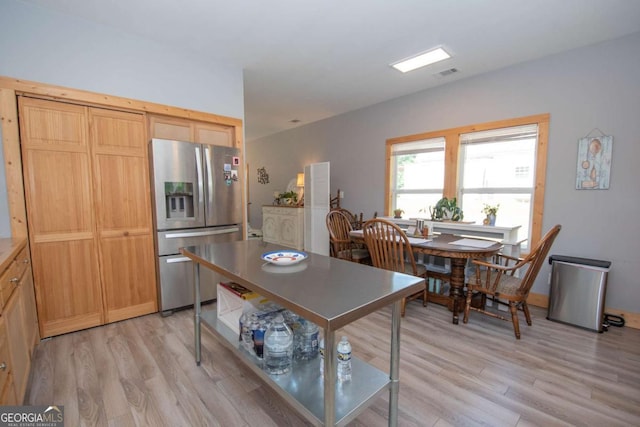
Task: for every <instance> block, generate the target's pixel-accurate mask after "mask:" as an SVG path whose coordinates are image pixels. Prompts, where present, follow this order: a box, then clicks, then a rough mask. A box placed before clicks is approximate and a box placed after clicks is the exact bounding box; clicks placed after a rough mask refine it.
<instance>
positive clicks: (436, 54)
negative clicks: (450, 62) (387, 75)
mask: <svg viewBox="0 0 640 427" xmlns="http://www.w3.org/2000/svg"><path fill="white" fill-rule="evenodd" d="M448 58H451V55H449V54H448V53H447V52H446V51H445V50H444V49H443V48H441V47H439V48H437V49H433V50H430V51H428V52H424V53H421V54H419V55H416V56H412V57H411V58H407V59H404V60H402V61H399V62H396V63H395V64H391V66H392V67H393V68H395V69H396V70H399V71H402V72H403V73H406V72H408V71H412V70H415V69H417V68H420V67H424V66H427V65H431V64H435V63H436V62H440V61H443V60H445V59H448Z"/></svg>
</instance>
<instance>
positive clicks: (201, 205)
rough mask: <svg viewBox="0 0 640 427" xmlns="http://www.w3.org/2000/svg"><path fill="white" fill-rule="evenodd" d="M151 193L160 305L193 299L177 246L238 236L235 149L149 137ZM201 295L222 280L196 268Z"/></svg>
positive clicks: (207, 296) (168, 307) (165, 310)
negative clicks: (151, 175) (198, 271)
mask: <svg viewBox="0 0 640 427" xmlns="http://www.w3.org/2000/svg"><path fill="white" fill-rule="evenodd" d="M150 152H151V162H152V164H151V170H152V173H153V183H154V184H153V186H154V187H153V190H154V191H153V193H154V194H153V199H154V204H155V217H154V221H155V226H156V232H157V236H156V244H157V253H158V257H157V269H158V274H159V283H158V288H159V289H158V295H159V298H160V304H159V305H160V310H161V312H162V314H163V315H168V314H171V313H172V312H173V310H175V309H177V308H181V307H185V306H189V305H192V304H193V265H192V263H191V261H190V260H189V259H188V258H186V257H184V256H182V255H181V254H180V252H179V251H180V248H181V247H185V246H192V245H202V244H207V243H217V242H229V241H234V240H242V238H243V237H242V236H243V232H242V185H241V177H240V153H239V150H238V149H236V148H232V147H222V146H217V145H206V144H194V143H190V142H183V141H173V140H166V139H152V140H151V143H150ZM200 274H201V276H200V279H201V284H202V286H201V289H202V300H203V301H206V300H212V299H215V298H216V284H217V283H218V282H219V281H221V280H225V279H224V278H223V277H222V276H220V275H218V274H217V273H215V272H213V271H212V270H210V269H207V268H204V269H201V270H200Z"/></svg>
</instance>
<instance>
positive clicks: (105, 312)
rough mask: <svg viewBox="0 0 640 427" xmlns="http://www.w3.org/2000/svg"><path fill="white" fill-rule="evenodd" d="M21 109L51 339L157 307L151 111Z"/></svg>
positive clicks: (30, 104) (53, 105)
mask: <svg viewBox="0 0 640 427" xmlns="http://www.w3.org/2000/svg"><path fill="white" fill-rule="evenodd" d="M18 106H19V119H20V131H21V146H22V159H23V174H24V183H25V196H26V206H27V219H28V223H29V241H30V244H31V248H32V258H33V274H34V281H35V289H36V298H37V301H38V318H39V323H40V333H41V335H42V337H48V336H52V335H58V334H62V333H66V332H71V331H75V330H79V329H84V328H88V327H92V326H97V325H101V324H104V323H107V322H113V321H116V320H122V319H125V318H129V317H134V316H138V315H142V314H147V313H152V312H155V311H157V296H156V279H155V264H154V250H153V229H152V219H151V199H150V197H151V196H150V185H149V166H148V157H147V150H146V145H147V142H146V141H147V138H146V131H145V128H146V126H145V118H144V115H142V114H137V113H129V112H120V111H113V110H107V109H101V108H94V107H88V106H83V105H75V104H68V103H63V102H58V101H50V100H43V99H34V98H28V97H19V100H18ZM16 381H17V379H16Z"/></svg>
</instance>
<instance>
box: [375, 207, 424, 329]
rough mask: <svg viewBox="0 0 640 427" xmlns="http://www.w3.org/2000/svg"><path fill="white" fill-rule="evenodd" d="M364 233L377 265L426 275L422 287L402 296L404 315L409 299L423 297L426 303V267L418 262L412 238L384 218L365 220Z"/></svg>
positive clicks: (406, 272) (416, 274) (392, 269)
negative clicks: (412, 246)
mask: <svg viewBox="0 0 640 427" xmlns="http://www.w3.org/2000/svg"><path fill="white" fill-rule="evenodd" d="M362 233H363V236H364V243H365V244H366V245H367V249H368V250H369V254H370V255H371V262H372V264H373V266H374V267H378V268H384V269H385V270H391V271H397V272H400V273H405V274H411V275H413V276H418V277H423V278H425V285H424V289H423V290H421V291H420V292H417V293H415V294H413V295H411V296H409V297H406V298H403V299H402V310H401V315H402V316H404V314H405V310H406V305H407V301H410V300H413V299H416V298H422V305H423V306H426V305H427V283H426V274H427V269H426V267H425V266H424V265H422V264H416V261H415V258H414V256H413V250H412V249H411V244H410V243H409V239H408V238H407V236H406V234H405V233H404V232H403V231H402V230H401V229H400V227H398V226H397V225H395V224H394V223H392V222H390V221H387V220H385V219H381V218H375V219H370V220H369V221H367V222H365V223H364V226H363V227H362Z"/></svg>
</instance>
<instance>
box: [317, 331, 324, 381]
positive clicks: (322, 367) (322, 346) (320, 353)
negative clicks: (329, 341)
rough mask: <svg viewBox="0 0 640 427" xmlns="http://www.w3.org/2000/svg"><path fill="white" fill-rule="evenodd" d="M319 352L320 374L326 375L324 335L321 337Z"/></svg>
mask: <svg viewBox="0 0 640 427" xmlns="http://www.w3.org/2000/svg"><path fill="white" fill-rule="evenodd" d="M318 354H319V355H320V375H321V376H322V375H324V337H322V338H320V344H319V345H318Z"/></svg>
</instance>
